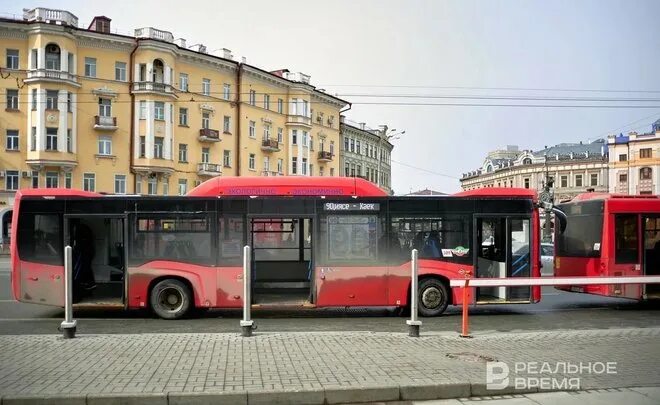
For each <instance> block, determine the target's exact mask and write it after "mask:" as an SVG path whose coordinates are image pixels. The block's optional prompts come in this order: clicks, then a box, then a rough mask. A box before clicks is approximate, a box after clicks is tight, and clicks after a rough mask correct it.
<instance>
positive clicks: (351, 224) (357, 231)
mask: <svg viewBox="0 0 660 405" xmlns="http://www.w3.org/2000/svg"><path fill="white" fill-rule="evenodd" d="M320 233H321V245H320V246H322V247H321V251H323V247H324V246H327V252H325V254H327V259H328V261H330V262H334V263H336V262H348V261H350V262H353V263H355V262H365V261H368V262H375V261H377V260H378V255H379V252H378V246H379V241H381V238H382V236H383V226H382V224H381V223H380V221H379V218H378V215H329V216H327V217H326V218H322V219H321V229H320Z"/></svg>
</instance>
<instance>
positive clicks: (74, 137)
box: [71, 65, 78, 153]
mask: <svg viewBox="0 0 660 405" xmlns="http://www.w3.org/2000/svg"><path fill="white" fill-rule="evenodd" d="M74 66H75V65H74ZM77 101H78V95H77V94H76V93H71V104H72V105H73V108H72V109H71V111H72V112H71V152H73V153H78V146H77V145H78V131H77V129H78V105H77V104H76V102H77Z"/></svg>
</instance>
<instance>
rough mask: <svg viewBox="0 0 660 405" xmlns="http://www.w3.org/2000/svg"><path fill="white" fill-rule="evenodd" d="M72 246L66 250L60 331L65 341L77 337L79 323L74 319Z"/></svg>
mask: <svg viewBox="0 0 660 405" xmlns="http://www.w3.org/2000/svg"><path fill="white" fill-rule="evenodd" d="M71 252H72V249H71V246H67V247H65V248H64V321H63V322H62V323H61V324H60V330H61V331H62V335H63V336H64V338H65V339H73V338H74V337H76V325H77V323H78V321H76V320H75V319H73V266H72V260H71Z"/></svg>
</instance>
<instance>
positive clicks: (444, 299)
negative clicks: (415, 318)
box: [418, 278, 449, 317]
mask: <svg viewBox="0 0 660 405" xmlns="http://www.w3.org/2000/svg"><path fill="white" fill-rule="evenodd" d="M447 305H449V288H447V284H446V283H443V282H442V281H440V280H438V279H437V278H426V279H424V280H422V281H421V282H420V283H419V293H418V308H419V314H420V315H421V316H426V317H429V316H438V315H440V314H442V313H443V312H445V309H447Z"/></svg>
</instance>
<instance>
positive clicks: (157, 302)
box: [149, 279, 192, 319]
mask: <svg viewBox="0 0 660 405" xmlns="http://www.w3.org/2000/svg"><path fill="white" fill-rule="evenodd" d="M149 298H150V299H149V303H150V304H151V309H152V310H153V311H154V312H155V313H156V315H158V316H159V317H161V318H163V319H180V318H183V317H184V316H185V315H186V314H187V313H188V311H189V310H190V308H191V306H192V293H191V292H190V288H188V286H187V285H186V284H184V283H183V282H181V281H179V280H174V279H166V280H162V281H159V282H158V283H157V284H156V285H155V286H154V287H153V288H152V289H151V295H150V297H149Z"/></svg>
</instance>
